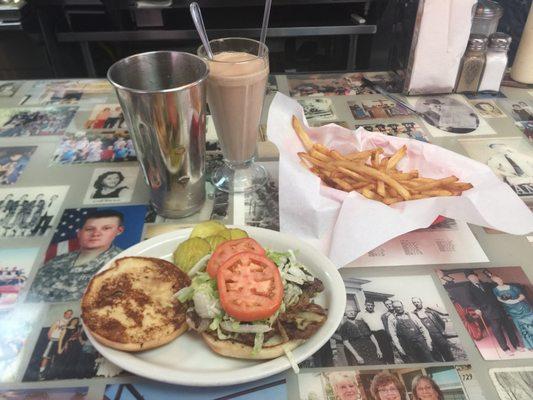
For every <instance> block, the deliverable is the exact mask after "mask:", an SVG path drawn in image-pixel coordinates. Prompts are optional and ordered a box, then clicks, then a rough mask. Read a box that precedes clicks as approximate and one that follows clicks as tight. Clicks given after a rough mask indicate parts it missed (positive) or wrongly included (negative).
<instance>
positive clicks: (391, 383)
mask: <svg viewBox="0 0 533 400" xmlns="http://www.w3.org/2000/svg"><path fill="white" fill-rule="evenodd" d="M370 393H371V394H372V397H373V398H374V400H406V395H405V386H404V385H403V383H402V382H400V380H399V379H398V378H397V377H396V376H395V375H392V374H391V373H389V372H385V371H384V372H380V373H379V374H377V375H376V376H374V378H373V379H372V383H371V384H370Z"/></svg>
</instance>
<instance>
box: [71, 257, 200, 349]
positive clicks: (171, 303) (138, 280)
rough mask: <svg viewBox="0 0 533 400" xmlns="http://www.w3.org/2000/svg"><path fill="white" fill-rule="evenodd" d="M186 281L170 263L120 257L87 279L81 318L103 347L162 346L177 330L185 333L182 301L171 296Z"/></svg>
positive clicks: (154, 259) (151, 259) (180, 272)
mask: <svg viewBox="0 0 533 400" xmlns="http://www.w3.org/2000/svg"><path fill="white" fill-rule="evenodd" d="M190 283H191V281H190V279H189V277H188V276H187V275H186V274H185V273H184V272H183V271H181V270H180V269H179V268H177V267H176V266H175V265H174V264H172V263H170V262H168V261H165V260H161V259H158V258H147V257H125V258H120V259H118V260H116V261H115V263H114V265H113V266H112V267H111V268H109V269H107V270H105V271H103V272H101V273H99V274H97V275H95V276H94V277H93V279H92V280H91V282H90V283H89V286H88V287H87V290H86V291H85V294H84V296H83V299H82V304H81V307H82V319H83V322H84V324H85V326H86V327H87V328H88V329H89V331H91V332H93V333H96V335H95V336H97V338H99V337H101V338H104V339H105V343H106V344H107V345H111V346H112V344H113V343H117V344H122V345H123V346H115V347H117V348H124V349H126V348H128V345H136V344H138V345H139V346H140V347H141V348H142V347H143V344H148V343H149V344H150V347H156V346H157V345H162V344H165V343H166V342H168V341H169V340H172V339H173V338H175V337H176V334H175V333H176V331H178V330H179V331H180V332H183V329H182V328H183V324H184V323H185V311H186V305H185V304H182V303H180V302H179V301H177V300H176V299H175V298H174V297H173V296H174V294H175V293H176V292H177V291H178V290H179V289H181V288H183V287H185V286H188V285H190ZM102 342H104V341H102ZM124 345H125V346H124ZM112 347H113V346H112ZM130 347H131V346H130ZM132 348H133V347H132ZM144 348H146V347H144Z"/></svg>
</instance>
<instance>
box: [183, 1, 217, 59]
mask: <svg viewBox="0 0 533 400" xmlns="http://www.w3.org/2000/svg"><path fill="white" fill-rule="evenodd" d="M189 10H190V11H191V17H192V20H193V22H194V26H195V27H196V31H197V32H198V35H199V36H200V40H201V41H202V44H203V45H204V49H205V52H206V53H207V58H209V59H210V60H212V59H213V51H212V50H211V45H210V44H209V38H208V37H207V32H206V31H205V25H204V20H203V18H202V11H200V6H199V5H198V3H197V2H195V1H193V2H192V3H191V5H190V6H189Z"/></svg>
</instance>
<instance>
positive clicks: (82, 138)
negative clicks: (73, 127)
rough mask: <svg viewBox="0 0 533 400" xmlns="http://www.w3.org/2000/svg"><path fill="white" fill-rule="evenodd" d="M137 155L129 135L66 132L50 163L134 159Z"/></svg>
mask: <svg viewBox="0 0 533 400" xmlns="http://www.w3.org/2000/svg"><path fill="white" fill-rule="evenodd" d="M136 159H137V155H136V153H135V147H134V146H133V141H132V140H131V138H130V136H129V135H128V134H127V133H125V132H116V133H85V132H77V133H67V134H65V135H64V136H63V137H62V138H61V142H60V143H59V146H58V147H57V149H56V150H55V152H54V154H53V156H52V161H51V162H52V164H84V163H97V162H121V161H135V160H136Z"/></svg>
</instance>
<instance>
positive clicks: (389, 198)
mask: <svg viewBox="0 0 533 400" xmlns="http://www.w3.org/2000/svg"><path fill="white" fill-rule="evenodd" d="M292 124H293V128H294V130H295V132H296V134H297V136H298V138H299V139H300V141H301V142H302V144H303V146H304V148H305V150H306V151H305V152H299V153H297V154H298V157H299V158H300V160H301V163H302V164H303V165H304V166H305V167H306V168H307V169H309V171H310V172H311V173H313V174H315V175H316V176H318V177H319V178H320V179H321V181H322V182H323V183H324V184H325V185H327V186H329V187H332V188H334V189H338V190H343V191H346V192H351V191H354V190H355V191H357V192H359V193H360V194H361V195H363V196H364V197H366V198H368V199H372V200H376V201H381V202H382V203H384V204H388V205H390V204H395V203H398V202H401V201H405V200H418V199H426V198H430V197H438V196H460V195H461V194H462V193H463V192H464V191H465V190H469V189H471V188H472V187H473V186H472V184H470V183H468V182H460V181H459V179H458V178H457V177H456V176H448V177H445V178H441V179H433V178H426V177H423V176H420V174H419V172H418V170H413V171H409V172H403V171H400V170H398V168H397V165H398V163H399V162H400V160H401V159H402V158H403V157H404V156H405V155H406V154H407V147H406V146H402V147H401V148H400V149H398V150H397V151H396V152H395V153H394V154H392V155H390V156H389V155H385V154H383V153H384V150H383V148H382V147H376V148H374V149H369V150H364V151H355V152H351V153H348V154H344V155H343V154H341V153H339V152H338V151H336V150H332V149H329V148H328V147H326V146H324V145H322V144H320V143H315V142H313V141H312V140H311V139H310V138H309V135H308V134H307V133H306V132H305V130H304V129H303V127H302V125H301V124H300V121H299V120H298V119H297V118H296V117H293V119H292Z"/></svg>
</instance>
